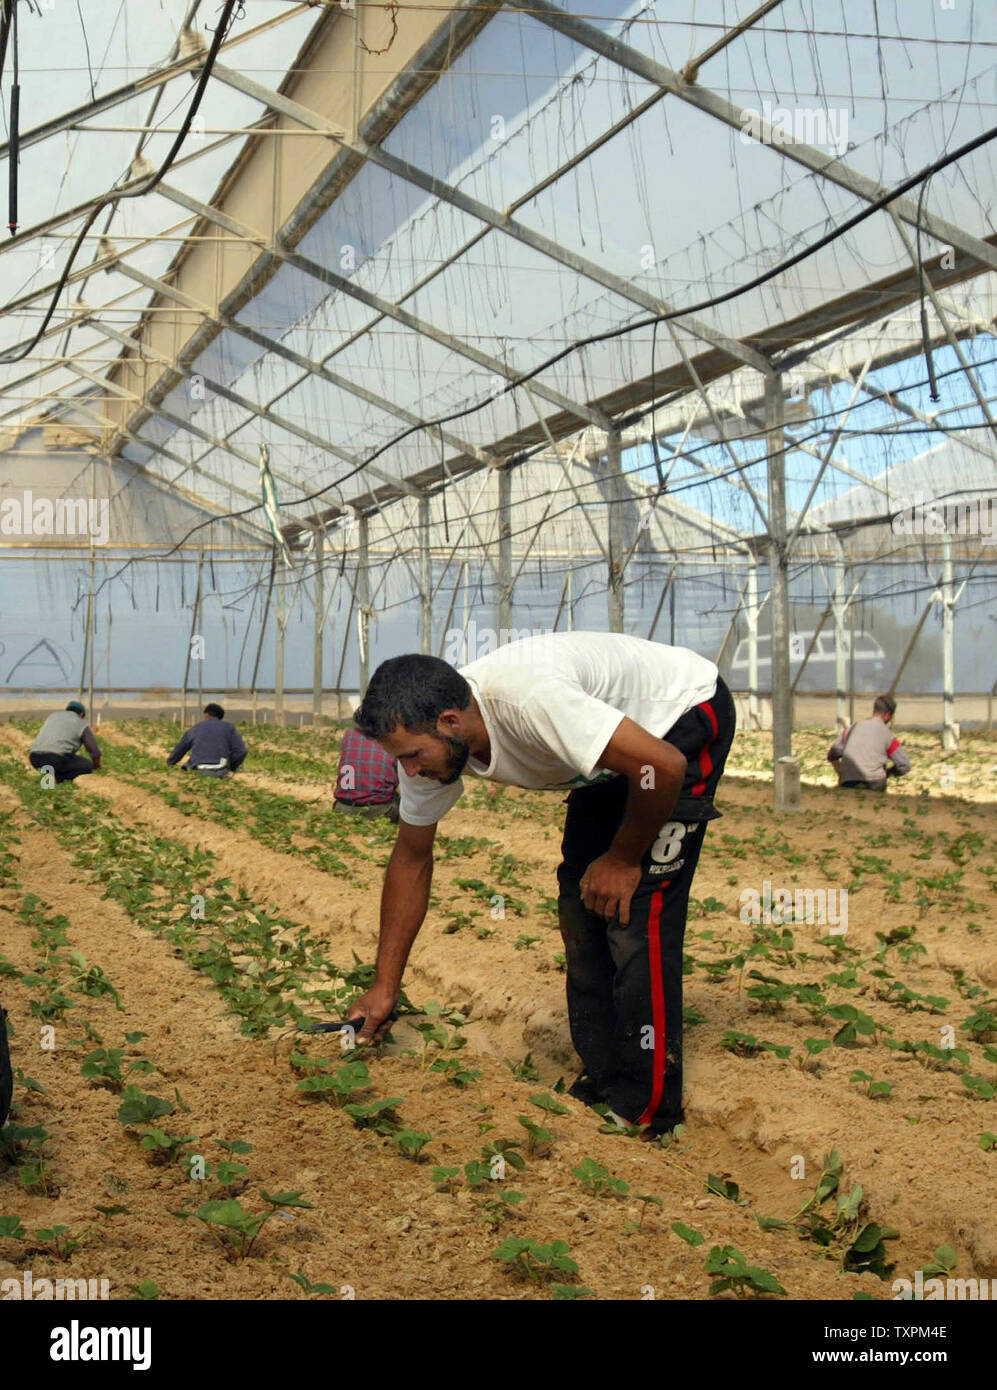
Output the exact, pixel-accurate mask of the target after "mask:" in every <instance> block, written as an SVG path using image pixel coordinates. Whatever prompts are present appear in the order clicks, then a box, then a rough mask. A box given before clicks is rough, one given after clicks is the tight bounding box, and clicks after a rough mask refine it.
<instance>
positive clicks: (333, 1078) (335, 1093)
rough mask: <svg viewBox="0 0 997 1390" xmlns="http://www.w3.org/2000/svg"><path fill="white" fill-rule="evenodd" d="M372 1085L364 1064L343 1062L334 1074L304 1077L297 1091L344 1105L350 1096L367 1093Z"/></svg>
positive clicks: (325, 1073)
mask: <svg viewBox="0 0 997 1390" xmlns="http://www.w3.org/2000/svg"><path fill="white" fill-rule="evenodd" d="M373 1084H374V1083H373V1082H372V1081H371V1078H370V1072H369V1071H368V1070H367V1064H366V1062H344V1063H343V1064H342V1066H339V1067H337V1068H336V1070H335V1071H334V1072H323V1073H322V1074H321V1075H319V1076H306V1077H305V1078H304V1080H302V1081H299V1082H298V1090H299V1091H303V1092H304V1093H305V1094H306V1095H313V1096H314V1095H319V1096H329V1097H331V1098H332V1100H333V1101H334V1102H335V1103H336V1104H337V1105H345V1104H346V1102H347V1101H348V1100H349V1098H350V1096H352V1095H355V1094H357V1093H358V1092H361V1091H369V1090H370V1088H371V1086H372V1085H373Z"/></svg>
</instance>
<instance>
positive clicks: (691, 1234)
mask: <svg viewBox="0 0 997 1390" xmlns="http://www.w3.org/2000/svg"><path fill="white" fill-rule="evenodd" d="M672 1230H673V1231H674V1232H675V1234H676V1235H677V1236H678V1238H679V1239H680V1240H684V1241H685V1243H686V1245H691V1246H692V1247H693V1249H695V1248H696V1246H697V1245H702V1244H703V1242H704V1241H705V1240H706V1237H705V1236H704V1235H703V1233H702V1231H694V1230H693V1229H692V1227H691V1226H686V1225H685V1224H684V1223H683V1222H681V1221H673V1222H672Z"/></svg>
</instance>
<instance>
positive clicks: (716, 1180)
mask: <svg viewBox="0 0 997 1390" xmlns="http://www.w3.org/2000/svg"><path fill="white" fill-rule="evenodd" d="M706 1190H707V1192H712V1193H713V1194H714V1196H717V1197H726V1199H727V1201H728V1202H733V1203H734V1204H735V1205H736V1206H739V1207H746V1206H748V1199H747V1198H746V1197H742V1196H741V1189H740V1187H738V1185H737V1183H736V1182H734V1180H733V1178H723V1177H717V1175H716V1173H711V1174H710V1175H709V1177H708V1178H707V1179H706Z"/></svg>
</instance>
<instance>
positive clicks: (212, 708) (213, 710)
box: [204, 704, 225, 719]
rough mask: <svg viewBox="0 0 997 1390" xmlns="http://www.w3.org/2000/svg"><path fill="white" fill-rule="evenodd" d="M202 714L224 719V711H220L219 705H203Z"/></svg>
mask: <svg viewBox="0 0 997 1390" xmlns="http://www.w3.org/2000/svg"><path fill="white" fill-rule="evenodd" d="M204 713H205V714H212V715H214V717H215V718H216V719H224V718H225V711H224V710H223V709H222V707H221V705H215V704H211V705H205V706H204Z"/></svg>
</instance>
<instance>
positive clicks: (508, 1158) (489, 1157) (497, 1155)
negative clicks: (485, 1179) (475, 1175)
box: [481, 1139, 526, 1178]
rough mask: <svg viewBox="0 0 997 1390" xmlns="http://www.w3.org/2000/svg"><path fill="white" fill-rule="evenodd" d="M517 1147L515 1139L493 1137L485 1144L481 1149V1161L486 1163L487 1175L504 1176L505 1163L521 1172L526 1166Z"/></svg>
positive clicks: (493, 1176)
mask: <svg viewBox="0 0 997 1390" xmlns="http://www.w3.org/2000/svg"><path fill="white" fill-rule="evenodd" d="M518 1149H519V1142H518V1140H516V1139H493V1140H492V1142H491V1143H490V1144H485V1145H484V1146H483V1148H482V1150H481V1161H482V1163H484V1164H487V1166H488V1170H489V1174H488V1175H489V1177H492V1178H502V1177H504V1176H505V1167H506V1165H508V1166H509V1167H510V1168H515V1170H516V1172H517V1173H521V1172H522V1171H523V1169H524V1168H525V1167H526V1159H525V1158H524V1157H523V1155H522V1154H521V1153H519V1152H517V1150H518Z"/></svg>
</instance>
